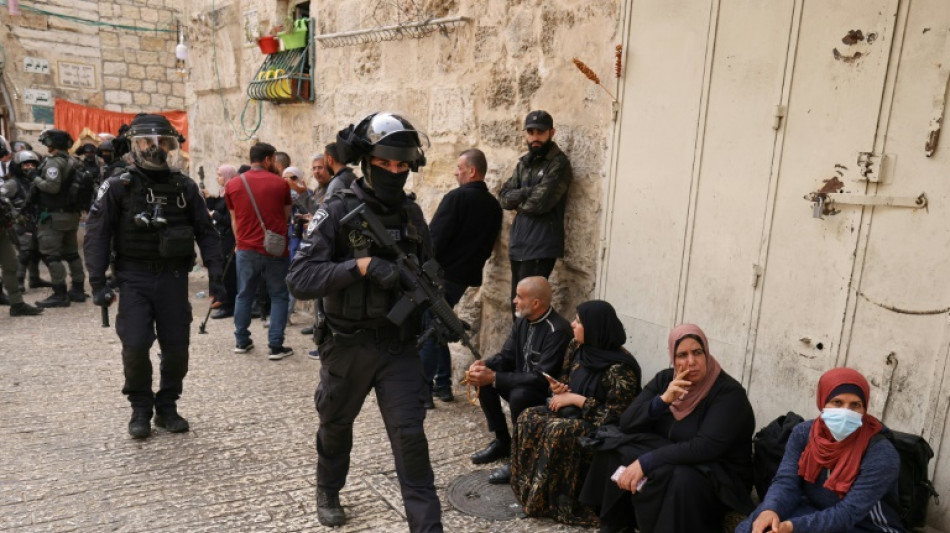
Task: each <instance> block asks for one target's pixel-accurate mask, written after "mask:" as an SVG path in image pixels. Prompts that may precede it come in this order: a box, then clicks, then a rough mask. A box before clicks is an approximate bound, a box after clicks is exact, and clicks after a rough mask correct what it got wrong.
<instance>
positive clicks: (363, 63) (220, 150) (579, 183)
mask: <svg viewBox="0 0 950 533" xmlns="http://www.w3.org/2000/svg"><path fill="white" fill-rule="evenodd" d="M410 4H412V5H417V4H418V5H422V6H423V8H422V9H423V11H425V13H424V14H425V15H427V17H444V16H456V15H460V16H464V17H468V18H469V19H470V21H469V22H468V23H467V24H465V25H463V26H462V27H460V28H457V29H453V30H450V31H447V32H438V31H436V32H434V33H432V34H431V35H429V36H427V37H424V38H421V39H405V40H401V41H390V42H371V43H365V44H357V45H351V46H344V47H339V48H324V47H321V46H320V45H319V44H316V43H315V44H314V46H315V47H316V48H315V54H316V61H315V63H316V65H315V67H314V73H315V88H316V100H315V102H313V103H305V104H292V105H276V104H272V103H263V105H262V106H261V113H262V123H261V126H260V128H259V129H258V130H257V131H256V132H254V135H253V137H254V138H253V139H249V138H248V135H245V133H248V132H245V131H244V130H243V129H242V128H241V126H240V125H239V124H238V116H239V115H240V114H241V111H242V109H244V108H245V105H246V104H245V103H246V95H245V90H246V87H247V84H248V82H249V81H250V80H251V77H252V76H253V75H254V73H255V72H256V70H257V68H258V67H259V66H260V64H261V63H262V61H263V60H264V57H263V56H262V55H261V53H260V51H259V50H258V48H257V46H256V45H254V44H253V43H250V42H246V40H245V36H244V31H243V28H242V27H241V25H242V21H243V20H245V18H246V17H247V16H248V14H250V13H252V12H253V15H254V16H256V19H257V20H259V21H265V22H266V23H270V24H273V23H274V21H280V19H281V18H282V15H283V13H284V12H285V9H286V3H282V2H277V1H271V0H244V1H237V2H232V3H230V4H223V3H217V2H216V3H215V11H214V12H212V10H211V2H210V0H202V1H200V2H197V3H196V4H195V5H192V6H190V7H189V8H186V9H191V10H192V11H186V13H185V15H186V18H187V19H188V21H189V36H190V38H192V52H193V55H194V56H195V60H194V61H193V62H192V70H191V74H190V77H189V83H190V86H191V88H192V89H193V91H194V95H195V96H194V100H193V103H192V104H191V105H189V108H188V109H189V112H190V117H191V124H192V130H191V131H192V141H193V144H192V160H193V162H194V163H193V164H197V165H203V166H205V167H206V171H207V169H210V168H214V167H216V166H217V165H220V164H223V163H232V164H240V163H243V162H245V161H246V158H247V150H248V148H249V146H250V145H251V144H252V143H253V142H254V141H255V140H261V141H266V142H269V143H271V144H273V145H275V146H277V147H278V149H282V150H285V151H287V152H288V153H290V155H291V158H292V161H293V164H294V165H296V166H300V167H301V168H308V167H309V164H310V158H311V155H312V154H313V153H315V152H319V151H322V147H323V146H324V145H325V144H326V143H328V142H331V141H333V140H334V139H335V135H336V132H337V131H338V130H339V129H341V128H342V127H344V126H346V125H347V124H350V123H352V122H354V121H358V120H359V119H361V118H362V117H363V116H365V115H367V114H368V113H371V112H374V111H380V110H391V111H397V112H400V113H402V114H404V115H405V116H407V117H408V118H410V120H412V121H413V124H415V125H416V126H417V127H418V128H420V129H422V130H424V131H426V132H427V133H428V135H429V138H430V140H431V142H432V146H431V148H430V149H429V150H428V152H427V156H428V161H429V164H428V166H427V167H425V168H424V169H423V171H422V172H421V173H419V174H416V175H414V176H413V178H412V179H411V181H410V187H411V188H412V190H413V191H414V192H416V194H417V195H418V197H419V203H420V204H421V205H422V207H423V210H424V211H425V212H426V214H427V215H429V216H431V214H432V213H433V212H434V211H435V209H436V207H437V206H438V203H439V201H440V199H441V197H442V195H443V194H445V192H447V191H448V190H450V189H452V188H454V187H455V186H456V184H455V178H454V176H453V170H454V168H455V162H456V159H457V156H458V153H459V152H460V151H462V150H464V149H466V148H469V147H477V148H480V149H482V150H483V151H484V152H485V153H486V155H487V157H488V161H489V173H488V176H487V182H488V185H489V188H490V189H491V190H492V191H493V192H497V191H498V190H499V189H500V187H501V185H502V183H503V182H504V181H505V180H506V179H507V178H508V177H509V176H510V174H511V172H512V170H513V169H514V166H515V163H516V160H517V158H518V157H519V156H520V155H521V154H522V153H524V151H525V150H526V146H525V143H524V139H523V133H522V131H521V128H522V125H523V120H524V116H525V115H526V114H527V113H528V112H529V111H530V110H532V109H545V110H547V111H549V112H550V113H551V114H552V115H553V116H554V120H555V127H556V129H557V133H556V136H555V140H556V141H557V142H558V144H559V145H560V146H561V147H562V149H564V151H565V152H566V153H567V154H568V156H569V157H570V159H571V162H572V165H573V167H574V173H575V180H574V184H573V185H572V186H571V189H570V191H569V192H568V195H569V200H568V210H567V233H568V238H567V255H566V257H565V258H564V259H563V260H561V261H558V264H557V267H556V268H555V273H554V275H553V277H552V282H553V284H554V286H555V294H556V302H555V303H556V306H557V308H558V309H559V310H560V311H561V312H562V314H563V315H565V316H567V317H569V318H570V317H573V315H574V307H575V306H576V305H577V304H578V303H580V302H581V301H584V300H586V299H588V298H589V297H590V296H591V295H592V294H593V289H594V281H595V277H596V267H597V264H598V257H599V254H600V239H601V235H600V225H601V216H600V215H601V200H602V191H603V190H604V188H605V184H606V176H607V167H608V164H609V143H610V141H611V132H612V129H613V123H612V119H613V102H612V100H611V98H609V97H608V96H607V95H606V94H605V92H604V91H603V90H602V89H601V88H599V87H597V86H595V85H593V84H592V83H591V82H590V81H589V80H587V79H586V78H585V77H584V76H583V75H582V74H581V73H580V72H578V71H577V69H576V68H575V66H574V65H573V63H572V58H574V57H578V58H581V59H582V60H584V61H585V62H586V63H587V64H588V65H589V66H590V67H591V68H593V69H594V70H595V71H596V72H597V73H598V74H599V75H600V78H601V79H602V80H603V81H604V83H605V85H607V86H608V87H611V89H612V91H613V92H616V90H615V84H616V80H615V78H614V76H613V61H614V48H615V46H616V44H617V43H618V42H619V39H620V37H619V35H620V34H619V10H620V3H619V2H618V1H617V0H551V1H549V2H538V1H524V0H488V1H475V0H430V1H428V2H414V3H413V2H398V1H397V2H382V1H375V0H341V1H338V2H324V1H312V2H311V3H310V12H311V16H312V17H314V18H315V19H316V33H317V34H318V35H321V34H332V33H337V32H342V31H350V30H357V29H363V28H370V27H374V26H380V25H386V24H392V23H395V22H398V21H404V20H407V17H409V16H410V15H412V14H413V13H408V12H407V11H403V10H399V9H397V7H399V6H405V5H410ZM266 25H267V24H265V26H266ZM212 30H213V31H212ZM212 35H214V39H213V42H212ZM214 65H217V69H218V73H217V75H215V74H213V73H211V71H212V70H213V68H212V67H213V66H214ZM216 78H217V79H216ZM235 80H237V82H236V83H235ZM257 106H258V104H257V103H256V102H251V103H250V104H249V105H247V109H248V111H247V112H246V116H245V119H246V123H247V124H248V125H253V124H256V122H257V119H258V115H257ZM225 107H226V108H227V110H226V111H225ZM225 117H230V119H231V122H232V124H228V121H227V120H226V118H225ZM235 126H236V128H235ZM235 129H237V130H238V133H235ZM248 129H252V128H248ZM512 218H513V215H512V214H511V213H506V216H505V226H504V228H503V229H502V235H501V237H500V239H499V241H498V243H497V245H496V247H495V253H494V255H493V257H492V259H491V260H490V262H489V264H488V265H487V267H486V272H485V274H486V275H485V283H484V285H483V286H482V287H481V288H480V289H470V290H469V291H468V293H467V294H466V296H465V297H464V298H463V300H462V303H461V304H460V311H461V314H462V315H463V317H466V318H467V319H469V320H470V321H473V322H475V323H476V324H478V325H479V326H480V332H481V339H480V340H481V347H482V351H483V352H485V354H486V355H491V354H492V353H494V351H496V350H497V349H499V348H500V347H501V344H502V343H503V342H504V339H505V337H506V336H507V333H508V330H509V329H510V325H511V316H510V311H509V309H510V307H509V291H510V267H509V263H508V257H507V255H508V254H507V241H508V228H509V226H510V222H511V220H512ZM463 353H464V350H460V351H459V352H458V354H459V355H461V354H463ZM456 365H457V367H461V366H467V362H465V359H464V357H460V358H456Z"/></svg>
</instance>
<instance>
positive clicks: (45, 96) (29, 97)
mask: <svg viewBox="0 0 950 533" xmlns="http://www.w3.org/2000/svg"><path fill="white" fill-rule="evenodd" d="M23 102H24V103H26V104H27V105H42V106H50V107H52V105H53V93H51V92H50V91H47V90H44V89H27V90H25V91H23Z"/></svg>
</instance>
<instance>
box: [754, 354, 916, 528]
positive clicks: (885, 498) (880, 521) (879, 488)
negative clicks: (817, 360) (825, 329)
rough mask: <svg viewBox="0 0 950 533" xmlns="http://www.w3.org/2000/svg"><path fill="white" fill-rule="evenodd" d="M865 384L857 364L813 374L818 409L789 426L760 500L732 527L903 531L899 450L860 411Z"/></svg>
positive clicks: (866, 389)
mask: <svg viewBox="0 0 950 533" xmlns="http://www.w3.org/2000/svg"><path fill="white" fill-rule="evenodd" d="M870 395H871V391H870V388H869V387H868V382H867V380H866V379H864V376H862V375H861V374H860V373H859V372H858V371H856V370H852V369H850V368H835V369H833V370H829V371H828V372H825V373H824V375H822V376H821V379H819V380H818V397H817V399H816V402H815V403H816V404H817V406H818V409H819V410H820V411H821V416H819V417H818V418H816V419H814V420H807V421H805V422H802V423H801V424H799V425H797V426H795V429H794V430H793V431H792V434H791V436H790V437H789V438H788V444H787V445H786V447H785V455H784V456H783V457H782V463H781V465H779V469H778V472H776V474H775V478H774V479H773V480H772V485H771V486H770V487H769V490H768V492H767V493H766V494H765V498H763V500H762V504H761V505H759V507H758V508H757V509H756V510H755V511H754V512H753V513H752V515H751V516H749V518H748V519H746V521H745V522H743V523H741V524H739V527H738V528H736V532H737V533H749V531H752V532H753V533H763V532H764V531H773V532H775V533H791V532H792V531H807V532H809V533H851V532H861V531H867V532H871V531H887V532H893V533H901V532H903V531H904V527H903V525H901V521H900V517H899V516H898V514H897V511H896V510H895V509H894V508H893V507H892V506H891V505H890V504H889V503H888V502H897V501H899V500H898V497H897V476H898V473H899V472H900V464H901V462H900V456H899V455H898V454H897V450H895V449H894V446H893V445H892V444H891V443H890V441H888V440H887V439H886V438H884V437H883V436H877V435H878V433H881V432H882V431H885V432H886V431H888V430H887V428H885V427H884V426H883V425H882V424H881V422H879V421H878V419H876V418H874V417H873V416H871V415H869V414H867V406H868V400H870V397H871V396H870Z"/></svg>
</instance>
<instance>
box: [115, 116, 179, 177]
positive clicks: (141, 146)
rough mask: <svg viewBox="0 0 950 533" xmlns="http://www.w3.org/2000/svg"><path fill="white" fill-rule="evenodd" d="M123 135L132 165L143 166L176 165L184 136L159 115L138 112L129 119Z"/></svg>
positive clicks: (166, 166) (177, 164)
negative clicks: (128, 145) (132, 160)
mask: <svg viewBox="0 0 950 533" xmlns="http://www.w3.org/2000/svg"><path fill="white" fill-rule="evenodd" d="M125 137H126V138H127V139H128V140H129V142H130V144H131V146H130V149H131V152H132V157H133V159H134V160H135V164H136V166H139V167H141V168H143V169H145V170H168V169H180V168H181V166H182V162H183V157H182V155H181V143H182V142H184V137H182V136H181V134H179V133H178V131H177V130H175V128H174V127H172V125H171V122H169V121H168V119H167V118H165V117H163V116H162V115H150V114H145V113H142V114H140V115H137V116H136V117H135V118H134V119H132V124H130V125H129V129H128V131H127V132H126V133H125Z"/></svg>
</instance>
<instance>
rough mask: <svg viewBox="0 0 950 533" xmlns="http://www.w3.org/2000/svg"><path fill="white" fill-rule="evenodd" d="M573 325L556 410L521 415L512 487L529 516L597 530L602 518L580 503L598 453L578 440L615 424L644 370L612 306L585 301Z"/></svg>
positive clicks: (554, 384) (556, 385) (555, 384)
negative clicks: (628, 347) (627, 345)
mask: <svg viewBox="0 0 950 533" xmlns="http://www.w3.org/2000/svg"><path fill="white" fill-rule="evenodd" d="M571 327H572V328H573V329H574V340H573V341H571V343H570V344H569V345H568V348H567V353H566V354H565V357H564V365H563V366H562V368H563V369H564V372H565V374H564V375H563V376H561V377H560V380H559V381H558V380H554V379H551V378H549V383H550V385H551V389H552V392H554V396H553V397H552V398H551V399H550V403H549V406H548V407H532V408H530V409H527V410H525V411H524V412H523V413H521V416H520V417H518V427H517V431H516V432H515V441H514V445H513V446H512V456H511V486H512V488H513V489H514V491H515V495H516V496H517V497H518V499H519V500H520V501H521V505H522V506H523V507H524V510H525V513H526V514H527V515H528V516H538V517H541V516H543V517H549V518H553V519H555V520H557V521H558V522H562V523H565V524H571V525H583V526H594V525H597V514H596V513H594V511H593V509H591V508H590V507H588V506H586V505H582V504H580V503H579V502H577V495H578V493H579V492H580V489H581V484H582V483H583V482H584V476H585V475H586V474H587V465H588V464H589V463H590V459H591V455H592V453H591V452H590V451H588V450H585V449H583V448H581V447H580V446H579V445H578V442H577V438H578V437H583V436H589V435H591V434H592V433H593V432H594V430H595V429H596V428H597V427H598V426H600V425H601V424H603V423H605V422H614V423H615V422H616V420H617V419H618V418H619V417H620V413H622V412H623V410H624V409H625V408H626V407H627V406H628V405H630V402H631V401H633V399H634V398H635V397H636V395H637V394H638V393H639V392H640V365H638V364H637V360H636V359H634V358H633V356H632V355H630V353H629V352H627V351H626V350H624V349H623V343H624V342H626V340H627V334H626V332H625V331H624V329H623V324H621V322H620V319H619V318H617V312H616V311H614V308H613V307H612V306H611V305H610V304H609V303H607V302H604V301H600V300H593V301H590V302H585V303H582V304H580V305H579V306H577V316H576V317H575V318H574V321H573V322H571Z"/></svg>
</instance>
